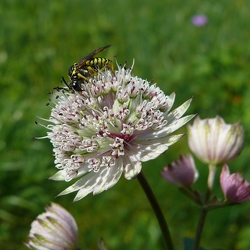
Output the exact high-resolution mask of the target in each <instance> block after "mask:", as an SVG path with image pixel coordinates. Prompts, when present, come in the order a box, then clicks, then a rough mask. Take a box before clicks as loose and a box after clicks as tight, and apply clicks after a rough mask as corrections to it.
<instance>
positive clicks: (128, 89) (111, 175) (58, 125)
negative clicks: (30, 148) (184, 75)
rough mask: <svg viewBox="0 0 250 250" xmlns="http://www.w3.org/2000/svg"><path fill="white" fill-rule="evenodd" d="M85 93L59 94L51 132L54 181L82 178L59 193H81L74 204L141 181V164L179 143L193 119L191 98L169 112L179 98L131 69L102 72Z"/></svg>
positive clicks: (53, 111)
mask: <svg viewBox="0 0 250 250" xmlns="http://www.w3.org/2000/svg"><path fill="white" fill-rule="evenodd" d="M82 88H83V89H82V91H80V92H73V93H72V92H67V91H60V90H59V92H58V93H57V98H55V101H54V102H55V106H54V107H53V108H52V111H51V117H50V119H49V120H48V121H49V123H50V124H49V125H48V126H47V128H48V129H49V130H50V131H49V132H48V134H47V137H48V138H49V139H50V141H51V143H52V145H53V148H54V149H53V151H54V155H55V164H56V167H57V168H58V169H59V171H58V172H57V173H56V174H55V175H54V176H52V177H51V179H53V180H65V181H71V180H72V179H75V178H77V179H78V180H77V181H76V182H75V183H74V184H73V185H71V186H70V187H68V188H67V189H65V190H64V191H63V192H62V193H60V195H64V194H68V193H71V192H74V191H78V193H77V195H76V197H75V201H77V200H80V199H82V198H83V197H85V196H86V195H88V194H89V193H93V194H99V193H101V192H103V191H104V190H107V189H109V188H111V187H112V186H113V185H114V184H116V183H117V182H118V180H119V179H120V177H121V175H122V173H124V176H125V178H126V179H128V180H130V179H132V178H134V177H136V176H137V175H138V174H139V173H140V171H141V168H142V164H141V163H142V162H145V161H148V160H152V159H154V158H156V157H158V156H159V155H160V154H162V153H163V152H165V151H166V150H167V149H168V147H169V146H170V145H172V144H173V143H175V142H177V141H178V140H179V139H180V138H181V137H182V134H178V135H170V134H171V133H173V132H174V131H175V130H177V129H178V128H180V127H181V126H183V125H184V124H186V123H187V122H188V121H189V120H190V119H191V118H192V117H193V115H188V116H185V117H182V116H183V114H184V113H185V112H186V110H187V109H188V107H189V105H190V102H191V100H188V101H186V102H185V103H184V104H182V105H181V106H180V107H178V108H176V109H175V110H173V111H171V112H170V109H171V108H172V106H173V104H174V100H175V94H171V95H170V96H166V95H165V94H164V93H163V91H162V90H160V88H159V87H157V86H156V84H153V85H151V84H150V83H149V82H148V81H146V80H143V79H141V78H139V77H135V76H132V74H131V68H127V69H126V68H121V67H119V68H118V70H117V71H116V72H115V73H114V74H112V73H111V71H110V70H106V71H103V72H99V74H98V75H96V76H94V77H92V78H90V79H89V81H88V82H86V84H83V85H82Z"/></svg>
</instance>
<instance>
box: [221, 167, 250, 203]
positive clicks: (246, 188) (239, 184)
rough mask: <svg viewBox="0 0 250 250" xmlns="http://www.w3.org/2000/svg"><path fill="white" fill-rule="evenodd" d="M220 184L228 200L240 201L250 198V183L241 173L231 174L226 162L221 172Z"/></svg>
mask: <svg viewBox="0 0 250 250" xmlns="http://www.w3.org/2000/svg"><path fill="white" fill-rule="evenodd" d="M220 185H221V189H222V191H223V193H224V196H225V198H226V199H227V200H228V201H231V202H236V203H239V202H243V201H246V200H250V184H249V183H248V182H247V181H246V180H245V179H244V178H242V175H241V174H239V173H234V174H231V175H230V171H229V168H228V166H227V165H226V164H225V165H224V166H223V168H222V171H221V174H220Z"/></svg>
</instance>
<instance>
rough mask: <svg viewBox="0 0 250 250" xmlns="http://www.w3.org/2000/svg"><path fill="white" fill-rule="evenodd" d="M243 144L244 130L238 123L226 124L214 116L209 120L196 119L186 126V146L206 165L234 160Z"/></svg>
mask: <svg viewBox="0 0 250 250" xmlns="http://www.w3.org/2000/svg"><path fill="white" fill-rule="evenodd" d="M243 142H244V130H243V128H242V126H241V125H240V124H239V123H235V124H226V123H225V122H224V120H223V119H222V118H221V117H219V116H216V117H215V118H211V119H204V120H202V119H200V118H199V117H197V118H196V119H195V120H194V124H193V125H189V126H188V144H189V147H190V149H191V150H192V152H193V153H194V154H195V155H196V156H197V157H198V158H199V159H200V160H201V161H203V162H205V163H208V164H215V165H216V164H223V163H227V162H229V161H231V160H233V159H234V158H236V157H237V156H238V155H239V154H240V152H241V150H242V148H243Z"/></svg>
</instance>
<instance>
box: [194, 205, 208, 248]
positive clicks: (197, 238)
mask: <svg viewBox="0 0 250 250" xmlns="http://www.w3.org/2000/svg"><path fill="white" fill-rule="evenodd" d="M206 215H207V209H205V208H202V210H201V213H200V219H199V222H198V225H197V228H196V234H195V239H194V246H193V250H198V249H199V245H200V239H201V233H202V230H203V227H204V223H205V219H206Z"/></svg>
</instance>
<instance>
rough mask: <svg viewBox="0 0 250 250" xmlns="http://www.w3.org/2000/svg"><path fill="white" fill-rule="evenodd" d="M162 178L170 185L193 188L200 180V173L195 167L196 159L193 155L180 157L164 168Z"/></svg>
mask: <svg viewBox="0 0 250 250" xmlns="http://www.w3.org/2000/svg"><path fill="white" fill-rule="evenodd" d="M161 175H162V177H163V178H164V179H165V180H166V181H167V182H169V183H171V184H173V185H177V186H183V187H188V186H191V185H192V184H193V183H194V182H195V181H196V180H197V178H198V176H199V173H198V171H197V169H196V167H195V163H194V159H193V157H192V155H191V154H187V156H186V157H185V156H182V155H180V157H179V160H176V161H174V162H172V163H171V164H169V165H168V166H166V167H165V168H163V172H161Z"/></svg>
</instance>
